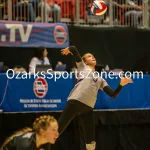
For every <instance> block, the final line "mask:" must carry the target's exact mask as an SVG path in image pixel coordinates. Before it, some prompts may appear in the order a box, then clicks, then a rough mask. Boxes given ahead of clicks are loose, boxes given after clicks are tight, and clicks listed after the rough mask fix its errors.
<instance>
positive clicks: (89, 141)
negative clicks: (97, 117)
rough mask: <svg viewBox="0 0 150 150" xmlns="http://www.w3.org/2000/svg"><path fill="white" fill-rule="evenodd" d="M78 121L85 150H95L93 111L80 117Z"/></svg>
mask: <svg viewBox="0 0 150 150" xmlns="http://www.w3.org/2000/svg"><path fill="white" fill-rule="evenodd" d="M80 121H81V124H82V127H83V132H84V139H85V144H86V150H95V148H96V142H95V124H94V116H93V110H90V111H88V112H86V113H84V114H81V115H80Z"/></svg>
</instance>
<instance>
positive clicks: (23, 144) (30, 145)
mask: <svg viewBox="0 0 150 150" xmlns="http://www.w3.org/2000/svg"><path fill="white" fill-rule="evenodd" d="M50 149H51V144H50V143H46V144H43V145H41V146H40V147H39V148H37V147H36V138H35V133H34V132H29V133H25V134H19V135H16V136H15V137H14V138H13V139H12V140H10V142H8V143H7V144H6V145H5V146H4V147H3V149H1V150H50Z"/></svg>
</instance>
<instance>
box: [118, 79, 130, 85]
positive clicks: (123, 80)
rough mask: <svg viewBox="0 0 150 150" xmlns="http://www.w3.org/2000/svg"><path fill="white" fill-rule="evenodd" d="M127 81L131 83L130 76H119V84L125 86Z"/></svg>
mask: <svg viewBox="0 0 150 150" xmlns="http://www.w3.org/2000/svg"><path fill="white" fill-rule="evenodd" d="M128 83H133V81H132V79H131V78H121V82H120V85H121V86H125V85H126V84H128Z"/></svg>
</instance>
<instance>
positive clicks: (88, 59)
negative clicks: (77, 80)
mask: <svg viewBox="0 0 150 150" xmlns="http://www.w3.org/2000/svg"><path fill="white" fill-rule="evenodd" d="M85 63H86V64H87V65H94V66H95V65H96V59H95V57H94V56H93V55H92V54H90V53H89V54H86V55H85Z"/></svg>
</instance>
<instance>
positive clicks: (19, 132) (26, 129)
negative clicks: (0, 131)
mask: <svg viewBox="0 0 150 150" xmlns="http://www.w3.org/2000/svg"><path fill="white" fill-rule="evenodd" d="M32 131H33V130H32V129H31V128H23V129H21V130H18V131H16V132H15V133H14V134H13V135H11V136H10V137H8V138H7V139H6V140H5V141H4V143H3V144H2V146H1V147H0V150H2V149H3V148H4V147H5V146H6V145H7V144H8V143H9V142H10V141H11V140H12V139H13V138H14V137H15V136H17V135H21V134H25V133H29V132H32Z"/></svg>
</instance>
